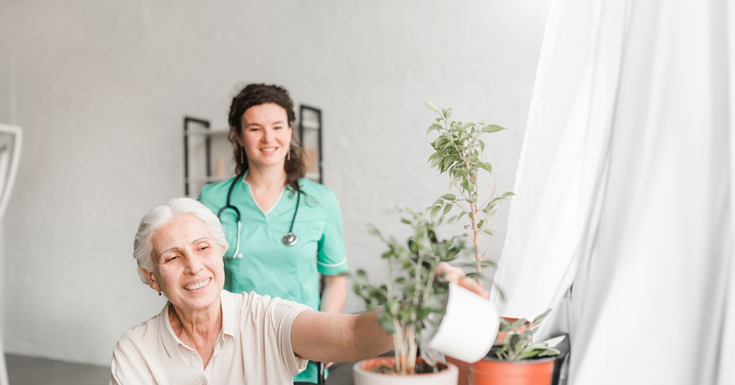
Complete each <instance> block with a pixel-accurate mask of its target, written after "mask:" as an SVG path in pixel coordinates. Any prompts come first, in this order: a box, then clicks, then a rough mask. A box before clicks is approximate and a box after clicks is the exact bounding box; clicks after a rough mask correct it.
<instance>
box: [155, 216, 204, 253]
mask: <svg viewBox="0 0 735 385" xmlns="http://www.w3.org/2000/svg"><path fill="white" fill-rule="evenodd" d="M204 240H207V241H210V242H214V237H213V236H212V233H210V232H209V229H208V228H207V226H206V225H205V224H204V223H203V222H202V221H201V220H200V219H199V218H197V217H195V216H193V215H191V214H185V215H181V216H177V217H174V218H173V219H172V220H171V221H169V222H168V223H167V224H165V225H163V226H161V228H159V229H158V230H156V231H155V232H154V233H153V235H152V236H151V245H152V246H153V250H152V253H151V254H152V255H151V256H152V257H154V258H157V257H159V256H160V255H162V254H163V253H165V252H166V251H168V250H176V249H184V248H187V247H188V246H191V245H193V244H195V243H197V242H201V241H204Z"/></svg>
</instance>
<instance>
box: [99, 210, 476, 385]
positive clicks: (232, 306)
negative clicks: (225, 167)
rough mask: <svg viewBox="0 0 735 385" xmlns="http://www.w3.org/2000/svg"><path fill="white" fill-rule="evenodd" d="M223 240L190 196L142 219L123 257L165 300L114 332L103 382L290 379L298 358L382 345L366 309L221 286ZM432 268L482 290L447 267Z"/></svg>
mask: <svg viewBox="0 0 735 385" xmlns="http://www.w3.org/2000/svg"><path fill="white" fill-rule="evenodd" d="M227 247H228V245H227V241H226V240H225V235H224V233H223V232H222V227H221V226H220V223H219V220H218V219H217V216H215V215H214V214H213V213H212V211H210V210H209V209H208V208H206V207H204V206H203V205H202V204H201V203H199V202H197V201H195V200H193V199H189V198H177V199H173V200H171V201H169V202H168V204H166V205H161V206H158V207H156V208H154V209H153V210H151V211H150V212H148V214H146V215H145V217H143V219H142V220H141V222H140V226H139V228H138V233H137V234H136V236H135V249H134V252H133V255H134V257H135V259H136V260H137V262H138V267H139V269H138V272H139V274H140V278H141V280H142V281H143V282H144V283H146V284H148V285H150V286H151V287H152V288H153V289H154V290H156V291H158V293H159V295H160V294H161V293H163V294H164V295H166V298H168V303H167V304H166V306H164V308H163V310H162V311H161V313H160V314H158V315H156V316H155V317H153V318H151V319H149V320H148V321H145V322H143V323H141V324H139V325H138V326H135V327H134V328H132V329H130V330H128V331H126V332H125V333H124V334H123V335H122V337H120V340H119V341H118V343H117V345H116V346H115V350H114V351H113V355H112V373H111V378H110V384H290V383H291V382H292V376H293V375H295V374H297V373H299V372H300V371H302V370H304V368H305V367H306V363H307V360H313V361H340V362H350V361H358V360H361V359H365V358H369V357H374V356H376V355H378V354H381V353H384V352H386V351H388V350H390V349H391V348H392V346H393V341H392V338H391V336H390V335H388V334H386V332H385V331H383V330H382V329H381V328H380V326H379V324H378V321H377V315H376V312H366V313H362V314H359V315H343V314H332V313H322V312H317V311H314V310H311V309H310V308H308V307H307V306H305V305H301V304H298V303H295V302H290V301H285V300H281V299H280V298H270V297H268V296H260V295H258V294H256V293H254V292H251V293H250V294H247V293H240V294H232V293H229V292H227V291H224V290H223V289H222V288H223V285H224V280H225V277H224V265H223V261H222V256H223V255H224V253H225V252H226V251H227ZM440 268H441V269H443V270H445V271H448V272H450V274H447V276H446V277H447V278H448V280H450V281H454V282H458V281H459V283H460V284H461V285H462V286H465V287H467V288H469V289H471V290H473V291H475V292H477V293H480V294H481V295H483V296H487V292H485V291H483V290H482V289H481V288H479V287H478V286H477V285H476V284H475V283H474V281H472V280H470V279H462V277H461V273H460V272H458V271H457V270H451V269H453V268H452V267H450V266H449V265H445V266H441V267H440Z"/></svg>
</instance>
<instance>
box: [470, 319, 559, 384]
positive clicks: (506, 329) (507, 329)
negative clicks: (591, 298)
mask: <svg viewBox="0 0 735 385" xmlns="http://www.w3.org/2000/svg"><path fill="white" fill-rule="evenodd" d="M550 311H551V309H549V310H547V311H546V312H545V313H543V314H541V315H540V316H538V317H536V318H535V319H534V320H533V321H532V322H529V321H527V320H526V319H523V318H521V319H515V320H508V319H501V322H500V333H499V335H502V336H503V338H502V340H503V341H502V344H500V345H496V346H494V347H493V348H492V349H491V350H490V352H489V353H488V355H487V356H486V357H485V358H484V359H482V360H480V361H477V362H474V363H472V364H471V365H470V377H471V378H472V384H473V385H502V384H524V385H549V384H551V381H552V375H553V372H554V360H555V359H556V356H557V355H558V354H559V350H557V349H555V348H556V346H557V345H558V344H559V343H561V342H562V341H563V340H564V338H566V337H565V336H561V337H556V338H552V339H550V340H547V341H543V342H533V334H534V333H536V330H537V328H538V325H539V324H540V323H541V321H542V320H543V319H544V317H546V315H548V314H549V312H550Z"/></svg>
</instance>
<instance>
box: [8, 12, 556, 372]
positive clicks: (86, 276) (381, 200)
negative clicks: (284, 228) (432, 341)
mask: <svg viewBox="0 0 735 385" xmlns="http://www.w3.org/2000/svg"><path fill="white" fill-rule="evenodd" d="M547 1H548V0H514V1H487V0H478V1H452V2H450V1H418V0H416V1H403V2H395V1H371V2H356V1H353V2H345V1H336V0H335V1H321V2H307V1H298V0H288V1H287V0H282V1H271V2H255V1H210V2H202V1H170V0H166V1H124V2H101V1H92V0H87V1H80V0H77V1H63V2H58V1H3V2H0V17H2V19H0V21H1V23H0V121H3V122H7V123H12V124H18V125H20V126H22V127H24V129H25V143H24V144H25V146H24V148H23V155H22V158H21V165H20V170H19V176H18V181H17V184H16V188H15V191H14V192H13V197H12V199H11V202H10V207H9V208H8V212H7V214H6V217H5V218H4V221H3V222H4V223H3V228H2V234H0V235H1V236H2V238H0V241H1V242H2V243H0V244H1V245H2V247H3V248H2V251H1V253H2V256H1V258H0V261H2V265H0V266H3V273H2V285H1V290H2V293H3V297H2V301H3V306H2V311H3V314H4V315H3V318H2V320H3V324H4V325H3V329H2V330H3V334H2V335H3V338H4V341H5V349H6V351H8V352H12V353H16V354H24V355H36V356H44V357H50V358H56V359H63V360H69V361H77V362H85V363H96V364H108V363H109V359H110V353H111V349H112V347H113V346H114V343H115V341H116V340H117V338H118V337H119V336H120V334H121V333H122V332H123V331H125V330H126V329H128V328H130V327H132V326H134V325H135V324H137V323H139V322H141V321H143V320H145V319H147V318H149V317H151V316H153V315H154V314H156V313H157V312H158V311H159V310H160V308H161V307H162V306H163V303H164V302H163V299H161V298H159V297H158V296H156V293H155V292H154V291H152V290H150V289H149V288H148V287H147V286H144V285H143V284H141V283H140V281H139V280H138V278H137V275H136V274H135V265H134V261H133V259H132V257H131V252H132V240H133V235H134V233H135V230H136V228H137V224H138V221H139V219H140V217H141V216H142V215H143V214H144V213H145V212H146V211H147V210H148V209H150V208H151V207H152V206H153V205H155V204H157V203H162V202H165V201H166V200H168V199H170V198H172V197H176V196H180V195H182V194H183V163H182V162H183V150H182V135H181V121H182V117H183V116H184V115H190V116H198V117H202V118H208V119H211V120H212V121H213V122H214V125H215V126H216V127H225V122H226V119H225V118H226V113H227V108H228V105H229V104H228V100H229V98H231V97H232V94H233V93H234V92H235V91H236V90H237V89H238V86H240V85H242V84H245V83H248V82H268V83H277V84H283V85H285V86H286V87H287V88H288V89H289V90H290V92H291V94H292V96H293V98H294V99H295V101H296V103H306V104H310V105H314V106H317V107H320V108H322V109H323V111H324V173H325V175H324V176H325V182H326V184H327V185H328V186H329V187H331V188H332V189H333V190H334V191H335V193H336V194H337V197H338V198H339V199H340V201H341V205H342V212H343V216H344V231H345V242H346V249H347V253H348V258H349V263H350V266H351V267H352V268H358V267H365V268H367V269H369V270H370V271H371V273H372V274H373V275H375V276H376V277H381V276H382V275H383V274H384V265H383V264H382V261H381V260H380V258H379V254H380V252H381V251H382V249H383V248H382V246H381V245H380V244H379V242H378V241H377V240H376V239H375V238H373V237H371V236H369V235H368V234H367V233H366V231H365V228H366V224H368V223H373V224H376V225H378V226H379V227H380V228H381V229H383V230H384V231H385V232H387V233H392V234H396V235H399V236H400V235H403V234H406V230H405V229H403V228H402V227H401V225H400V224H399V223H398V220H397V218H396V217H395V216H391V215H389V214H386V210H387V209H390V208H392V207H394V206H395V205H408V206H410V207H413V208H416V209H420V208H423V207H425V206H426V205H428V204H430V203H431V202H432V201H433V200H434V199H436V197H437V196H438V195H441V194H443V193H444V192H445V190H446V185H447V181H446V180H445V178H444V177H443V176H439V175H437V174H436V173H435V172H434V171H430V170H429V169H428V165H427V164H426V159H427V157H428V156H429V154H430V153H431V149H430V146H429V145H428V140H427V138H426V137H425V131H426V128H427V123H428V122H429V121H431V120H432V119H433V117H434V116H433V115H432V112H431V111H430V110H428V109H427V108H426V107H424V106H423V104H422V101H423V100H431V101H433V102H435V103H437V104H439V105H441V106H451V107H453V108H454V110H455V114H454V117H456V118H459V119H463V120H480V119H483V118H484V119H486V120H488V121H492V122H495V123H498V124H501V125H505V126H508V127H510V130H508V131H506V132H503V133H500V134H496V135H495V136H493V139H492V140H490V141H489V145H488V151H489V153H490V161H491V162H493V164H494V167H495V169H496V170H499V171H500V176H499V179H498V183H499V185H500V188H501V189H503V190H509V189H511V188H512V185H513V178H514V173H515V169H516V166H517V162H518V156H519V149H520V144H521V139H522V134H523V126H524V122H525V118H526V115H527V112H528V106H529V101H530V95H531V89H532V84H533V79H534V74H535V67H536V63H537V58H538V55H539V49H540V44H541V39H542V35H543V28H544V23H545V14H546V9H547V5H546V2H547ZM11 31H12V32H11ZM227 157H229V154H227ZM506 216H507V213H505V212H501V221H500V226H499V229H498V232H497V233H498V238H497V240H496V243H495V244H494V245H493V248H492V251H491V254H492V256H493V258H497V255H499V251H500V249H501V247H502V239H503V237H504V233H505V217H506ZM453 231H454V229H453V228H450V229H448V230H447V234H450V233H451V232H453ZM361 308H362V304H361V303H359V301H357V300H355V299H354V298H352V296H351V297H350V299H349V303H348V306H347V309H346V311H357V310H359V309H361Z"/></svg>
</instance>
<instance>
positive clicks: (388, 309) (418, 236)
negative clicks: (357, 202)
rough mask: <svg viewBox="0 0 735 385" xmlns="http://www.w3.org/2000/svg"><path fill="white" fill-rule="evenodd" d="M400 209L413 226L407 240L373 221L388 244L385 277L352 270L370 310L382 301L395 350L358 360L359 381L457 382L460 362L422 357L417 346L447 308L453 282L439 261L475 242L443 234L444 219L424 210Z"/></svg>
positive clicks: (383, 321)
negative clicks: (441, 273)
mask: <svg viewBox="0 0 735 385" xmlns="http://www.w3.org/2000/svg"><path fill="white" fill-rule="evenodd" d="M399 211H400V213H401V214H402V222H404V223H406V224H408V225H410V226H411V228H412V235H411V237H410V238H409V239H408V241H407V242H398V241H397V240H396V239H395V238H393V237H390V238H386V237H384V236H383V235H382V234H381V233H380V231H378V229H377V228H375V227H371V232H372V233H373V234H375V235H376V236H378V237H379V238H380V239H381V240H382V241H383V242H384V243H385V244H386V245H387V246H388V250H387V251H386V252H384V253H383V254H382V258H383V259H385V260H386V262H387V263H388V277H387V278H386V281H385V283H384V284H377V283H375V282H374V281H372V280H370V279H369V278H368V276H367V274H366V273H365V271H363V270H359V271H357V273H356V274H355V275H353V276H352V278H353V280H354V285H353V289H354V291H355V293H356V294H357V295H359V296H360V297H361V298H362V299H363V300H365V303H366V306H367V308H368V309H369V310H370V309H375V308H378V307H379V306H383V309H382V310H381V312H380V313H379V316H378V319H379V321H380V325H381V327H382V328H383V329H385V330H386V331H387V332H389V333H392V334H393V341H394V352H395V356H394V357H391V358H376V359H372V360H365V361H362V362H360V363H357V364H356V365H355V367H354V376H355V384H372V383H374V384H381V385H383V384H412V383H420V384H447V385H448V384H452V385H453V384H456V383H457V373H458V370H457V367H456V366H454V365H452V364H443V363H442V364H435V363H434V362H431V361H432V360H429V362H427V361H425V360H422V359H420V358H417V350H418V345H419V341H420V340H421V334H422V332H424V331H425V330H426V328H427V327H428V326H430V325H434V326H438V325H437V323H438V320H439V318H441V316H443V315H444V314H445V303H444V299H445V295H446V293H447V291H448V286H449V285H448V283H447V282H446V281H445V280H444V279H443V278H442V277H436V276H435V271H436V267H437V265H438V264H439V263H440V262H451V261H453V260H455V259H457V258H458V257H459V256H460V255H462V254H466V252H467V251H468V250H469V249H470V248H471V247H468V244H467V242H466V237H465V236H454V237H452V238H450V239H448V240H439V239H438V238H437V235H436V233H435V232H434V226H435V225H438V224H440V223H441V222H431V221H428V220H426V219H424V213H417V212H414V211H412V210H409V209H401V210H399ZM432 364H434V365H432Z"/></svg>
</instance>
